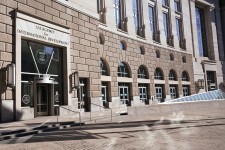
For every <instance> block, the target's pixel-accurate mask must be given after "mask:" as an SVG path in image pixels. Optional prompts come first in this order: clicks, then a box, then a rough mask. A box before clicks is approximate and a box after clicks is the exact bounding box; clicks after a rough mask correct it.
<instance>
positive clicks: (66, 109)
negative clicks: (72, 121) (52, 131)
mask: <svg viewBox="0 0 225 150" xmlns="http://www.w3.org/2000/svg"><path fill="white" fill-rule="evenodd" d="M56 107H58V112H57V123H58V117H59V108H60V107H61V108H63V109H66V110H68V111H71V112H73V113H78V114H79V122H80V128H81V115H80V112H79V111H74V110H71V109H68V108H65V107H63V106H60V105H56Z"/></svg>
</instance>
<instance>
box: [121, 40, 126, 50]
mask: <svg viewBox="0 0 225 150" xmlns="http://www.w3.org/2000/svg"><path fill="white" fill-rule="evenodd" d="M120 49H121V50H126V49H127V45H126V42H125V41H120Z"/></svg>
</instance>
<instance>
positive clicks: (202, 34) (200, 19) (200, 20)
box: [195, 7, 208, 57]
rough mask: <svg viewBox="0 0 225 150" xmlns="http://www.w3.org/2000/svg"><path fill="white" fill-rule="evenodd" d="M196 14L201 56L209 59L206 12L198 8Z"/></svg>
mask: <svg viewBox="0 0 225 150" xmlns="http://www.w3.org/2000/svg"><path fill="white" fill-rule="evenodd" d="M195 14H196V26H197V34H198V49H199V56H200V57H208V51H207V44H206V43H207V40H206V27H205V17H204V10H203V9H201V8H198V7H196V8H195Z"/></svg>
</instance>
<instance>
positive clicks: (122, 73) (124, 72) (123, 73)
mask: <svg viewBox="0 0 225 150" xmlns="http://www.w3.org/2000/svg"><path fill="white" fill-rule="evenodd" d="M122 64H123V65H122ZM117 75H118V77H127V78H129V77H130V72H129V69H128V66H127V65H126V64H125V63H123V62H121V63H120V64H119V65H118V69H117Z"/></svg>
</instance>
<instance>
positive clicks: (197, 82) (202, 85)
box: [195, 79, 204, 89]
mask: <svg viewBox="0 0 225 150" xmlns="http://www.w3.org/2000/svg"><path fill="white" fill-rule="evenodd" d="M195 83H196V85H197V87H198V89H204V79H198V81H196V82H195Z"/></svg>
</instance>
